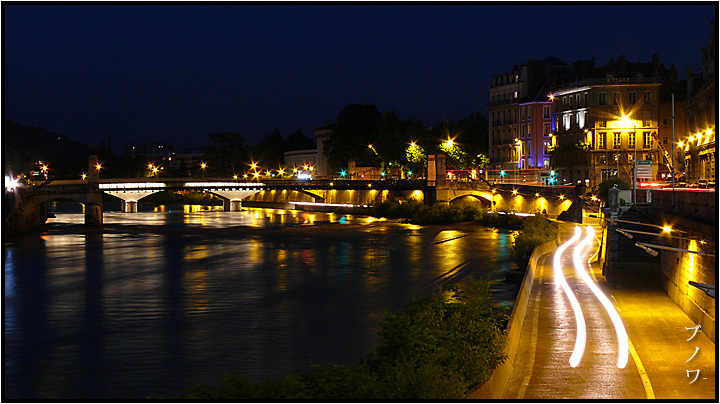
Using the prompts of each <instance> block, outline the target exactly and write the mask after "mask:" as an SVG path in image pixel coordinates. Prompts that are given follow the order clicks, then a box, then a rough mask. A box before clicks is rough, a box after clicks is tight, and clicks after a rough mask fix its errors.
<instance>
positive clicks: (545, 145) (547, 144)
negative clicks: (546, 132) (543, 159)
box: [543, 142, 550, 154]
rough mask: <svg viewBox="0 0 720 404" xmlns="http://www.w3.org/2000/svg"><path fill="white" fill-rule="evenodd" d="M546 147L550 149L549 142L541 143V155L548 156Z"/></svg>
mask: <svg viewBox="0 0 720 404" xmlns="http://www.w3.org/2000/svg"><path fill="white" fill-rule="evenodd" d="M548 147H550V142H543V153H545V154H548Z"/></svg>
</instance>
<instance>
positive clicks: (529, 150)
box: [527, 140, 532, 157]
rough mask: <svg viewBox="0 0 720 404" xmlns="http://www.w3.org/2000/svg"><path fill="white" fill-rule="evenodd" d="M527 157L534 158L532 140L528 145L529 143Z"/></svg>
mask: <svg viewBox="0 0 720 404" xmlns="http://www.w3.org/2000/svg"><path fill="white" fill-rule="evenodd" d="M527 155H528V157H530V156H532V140H528V143H527Z"/></svg>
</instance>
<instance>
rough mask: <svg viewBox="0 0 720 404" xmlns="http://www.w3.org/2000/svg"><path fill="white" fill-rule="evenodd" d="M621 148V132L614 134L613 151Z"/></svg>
mask: <svg viewBox="0 0 720 404" xmlns="http://www.w3.org/2000/svg"><path fill="white" fill-rule="evenodd" d="M619 148H620V132H614V133H613V149H619Z"/></svg>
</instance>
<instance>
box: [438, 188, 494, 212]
mask: <svg viewBox="0 0 720 404" xmlns="http://www.w3.org/2000/svg"><path fill="white" fill-rule="evenodd" d="M488 194H489V195H485V193H483V192H470V193H467V194H465V195H458V196H455V197H453V198H452V199H450V200H449V201H448V202H449V203H450V204H455V203H462V202H464V201H478V202H480V203H481V205H482V207H483V208H489V207H490V206H491V204H492V197H491V195H492V194H490V193H489V192H488Z"/></svg>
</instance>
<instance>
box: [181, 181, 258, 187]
mask: <svg viewBox="0 0 720 404" xmlns="http://www.w3.org/2000/svg"><path fill="white" fill-rule="evenodd" d="M263 185H265V184H263V183H261V182H186V183H185V186H186V187H207V188H214V187H231V188H237V187H258V186H260V187H261V186H263Z"/></svg>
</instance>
